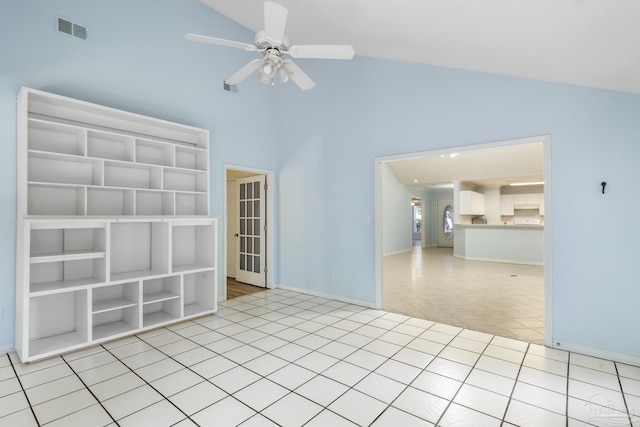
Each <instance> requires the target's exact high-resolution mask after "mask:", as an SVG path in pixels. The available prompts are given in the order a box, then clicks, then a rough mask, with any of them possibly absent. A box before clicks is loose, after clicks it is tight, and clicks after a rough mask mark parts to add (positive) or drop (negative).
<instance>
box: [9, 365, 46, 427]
mask: <svg viewBox="0 0 640 427" xmlns="http://www.w3.org/2000/svg"><path fill="white" fill-rule="evenodd" d="M7 358H8V359H9V363H10V364H11V369H13V374H14V375H15V376H16V379H17V380H18V384H20V389H21V390H22V393H23V394H24V397H25V399H27V404H29V409H30V410H31V413H32V414H33V419H34V420H35V421H36V424H37V425H38V427H39V426H40V425H41V424H40V421H39V420H38V417H37V416H36V412H35V411H34V410H33V405H31V400H29V396H28V395H27V391H26V390H25V389H24V386H23V385H22V381H21V380H20V376H19V375H18V372H17V371H16V367H15V366H14V364H13V360H11V356H9V353H7Z"/></svg>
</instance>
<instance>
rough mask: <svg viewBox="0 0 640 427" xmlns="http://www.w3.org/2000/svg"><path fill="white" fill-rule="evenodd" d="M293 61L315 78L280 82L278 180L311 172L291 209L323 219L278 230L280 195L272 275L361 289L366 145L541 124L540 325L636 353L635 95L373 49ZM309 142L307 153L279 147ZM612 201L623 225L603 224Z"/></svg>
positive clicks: (484, 137) (368, 295) (348, 291)
mask: <svg viewBox="0 0 640 427" xmlns="http://www.w3.org/2000/svg"><path fill="white" fill-rule="evenodd" d="M300 62H301V64H300V65H302V66H303V67H305V68H306V69H307V70H308V71H309V73H310V74H311V76H312V77H313V78H314V79H315V80H316V82H317V84H318V85H317V88H316V89H314V93H313V95H308V94H300V93H298V92H291V91H287V92H283V94H282V100H283V104H282V111H281V114H282V116H283V117H287V121H288V122H289V123H296V126H294V127H291V128H289V129H288V130H287V132H286V140H287V142H286V144H282V145H281V146H280V149H281V152H280V155H279V161H280V168H281V169H282V170H283V171H290V170H295V171H296V172H297V173H296V175H295V177H294V176H288V175H285V174H284V173H283V174H282V175H281V176H280V179H281V182H280V184H281V186H280V190H281V191H288V190H289V189H291V188H292V187H295V186H301V185H302V184H300V183H303V182H311V181H319V182H320V185H319V187H317V190H318V191H319V193H320V194H319V197H317V198H312V199H310V200H309V199H306V202H307V205H306V206H305V209H306V210H307V211H311V212H314V213H316V214H317V215H318V216H319V217H321V218H322V227H323V230H322V232H321V233H317V232H315V230H313V229H312V228H311V227H300V228H297V229H296V237H295V239H296V240H295V244H293V243H294V242H292V241H290V240H289V239H286V238H285V237H284V235H285V234H286V233H287V232H288V231H287V227H288V224H289V223H290V222H291V221H294V220H295V216H296V212H295V211H294V210H293V209H292V207H293V206H291V205H289V204H288V203H287V202H288V201H289V199H285V198H284V197H283V199H282V203H281V205H280V206H279V212H280V218H279V219H280V224H281V227H282V228H281V235H282V236H283V237H282V239H281V242H280V243H281V244H280V248H279V250H280V255H281V271H280V278H281V282H282V283H286V284H298V285H299V286H302V287H304V288H306V289H309V290H312V291H318V292H329V293H335V294H338V295H342V296H345V297H350V298H356V299H361V300H366V301H374V300H375V285H374V283H375V279H374V266H375V251H374V241H373V240H374V229H373V226H372V225H371V224H367V223H366V222H365V221H363V218H365V217H366V216H369V215H373V213H374V182H375V167H374V159H375V158H376V157H380V156H386V155H392V154H399V153H410V152H419V151H424V150H430V149H441V148H446V147H459V146H466V145H472V144H478V143H486V142H493V141H499V140H509V139H516V138H523V137H529V136H536V135H546V134H549V135H551V156H552V170H551V175H552V184H551V187H550V188H549V189H548V190H550V191H551V198H552V203H551V207H549V206H547V207H546V208H548V209H550V210H551V209H552V210H553V217H552V218H553V223H552V224H550V222H549V221H548V219H549V218H546V219H547V226H551V227H552V232H553V240H552V242H551V244H552V247H553V251H552V265H553V282H552V283H553V307H552V311H553V338H555V339H557V340H559V341H560V342H570V343H578V344H580V345H584V346H589V347H594V348H600V349H606V350H610V351H615V352H620V353H625V354H633V355H640V340H639V339H633V338H630V337H637V336H638V335H637V334H638V333H637V325H638V324H640V311H638V310H637V309H636V308H637V307H636V306H637V301H640V286H638V285H637V284H638V283H640V270H638V269H637V268H636V264H637V259H636V258H637V253H638V250H637V242H638V241H639V240H640V227H636V226H634V225H633V218H634V213H635V212H640V199H638V198H637V197H633V194H635V193H636V191H637V182H638V181H639V180H640V168H638V167H637V162H638V159H640V143H639V141H640V120H638V117H640V96H637V95H630V94H622V93H616V92H611V91H604V90H597V89H588V88H582V87H575V86H569V85H560V84H553V83H545V82H536V81H530V80H523V79H517V78H509V77H502V76H494V75H486V74H481V73H473V72H467V71H462V70H451V69H443V68H437V67H429V66H423V65H416V64H408V63H401V62H392V61H383V60H376V59H366V58H356V59H355V60H354V61H351V62H350V63H342V62H340V63H338V62H337V61H334V62H330V61H319V62H316V63H313V62H312V61H304V62H303V61H300ZM586 72H588V71H586ZM311 146H313V147H318V148H317V151H319V152H321V155H318V156H300V155H298V156H294V155H293V154H294V153H300V152H307V151H308V150H309V147H311ZM292 179H295V180H296V182H292V181H291V180H292ZM603 180H604V181H607V182H608V183H609V185H608V186H607V193H606V194H605V195H602V194H601V191H600V182H601V181H603ZM292 198H293V196H292ZM614 213H623V218H625V220H624V221H622V224H624V225H621V226H620V227H617V226H615V225H612V223H613V221H612V215H613V214H614ZM296 251H300V252H302V253H305V254H309V255H312V256H314V257H315V261H317V262H315V264H314V272H317V274H313V275H308V274H307V272H306V271H304V270H303V269H302V268H301V266H300V265H299V264H297V263H290V262H289V260H288V258H289V256H290V255H291V254H294V253H295V252H296ZM331 269H335V271H336V276H335V278H334V279H332V280H327V272H328V271H330V270H331Z"/></svg>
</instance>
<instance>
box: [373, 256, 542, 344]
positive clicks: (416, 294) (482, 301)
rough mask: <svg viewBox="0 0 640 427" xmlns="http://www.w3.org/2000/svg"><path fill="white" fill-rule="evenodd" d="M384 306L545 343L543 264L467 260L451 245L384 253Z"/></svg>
mask: <svg viewBox="0 0 640 427" xmlns="http://www.w3.org/2000/svg"><path fill="white" fill-rule="evenodd" d="M383 289H384V298H383V304H384V305H383V309H384V310H387V311H390V312H393V313H401V314H404V315H407V316H411V317H418V318H421V319H430V320H433V321H436V322H442V323H446V324H448V325H454V326H458V327H462V328H469V329H473V330H476V331H483V332H487V333H490V334H494V335H501V336H504V337H510V338H515V339H520V340H525V341H529V342H532V343H536V344H543V343H544V268H543V267H541V266H532V265H520V264H505V263H497V262H482V261H468V260H464V259H460V258H454V257H453V250H452V249H449V248H424V249H423V248H420V246H414V247H413V249H412V251H411V252H403V253H400V254H395V255H389V256H385V257H384V285H383Z"/></svg>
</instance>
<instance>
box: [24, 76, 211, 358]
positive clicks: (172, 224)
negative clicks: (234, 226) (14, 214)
mask: <svg viewBox="0 0 640 427" xmlns="http://www.w3.org/2000/svg"><path fill="white" fill-rule="evenodd" d="M208 215H209V133H208V131H206V130H203V129H197V128H193V127H189V126H184V125H179V124H175V123H170V122H166V121H162V120H158V119H153V118H149V117H145V116H140V115H137V114H132V113H127V112H124V111H120V110H115V109H112V108H107V107H103V106H99V105H95V104H90V103H87V102H83V101H78V100H74V99H70V98H66V97H61V96H58V95H54V94H49V93H46V92H41V91H37V90H33V89H28V88H23V89H22V90H21V92H20V94H19V96H18V228H17V230H18V236H17V254H16V261H17V268H16V350H17V351H18V354H19V356H20V358H21V360H22V361H23V362H27V361H33V360H38V359H41V358H45V357H49V356H52V355H55V354H59V353H62V352H66V351H70V350H75V349H78V348H81V347H84V346H88V345H91V344H95V343H98V342H102V341H106V340H109V339H114V338H117V337H121V336H124V335H128V334H132V333H135V332H139V331H141V330H144V329H148V328H153V327H158V326H161V325H165V324H169V323H172V322H176V321H179V320H183V319H186V318H190V317H194V316H200V315H203V314H207V313H212V312H214V311H215V310H216V308H217V300H216V296H217V291H216V287H217V283H216V262H217V246H216V245H217V243H216V242H217V235H216V233H217V221H216V219H215V218H209V217H208Z"/></svg>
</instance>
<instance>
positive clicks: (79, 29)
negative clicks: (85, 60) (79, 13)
mask: <svg viewBox="0 0 640 427" xmlns="http://www.w3.org/2000/svg"><path fill="white" fill-rule="evenodd" d="M73 35H74V36H76V37H78V38H81V39H82V40H86V39H87V28H86V27H83V26H82V25H78V24H73Z"/></svg>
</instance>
